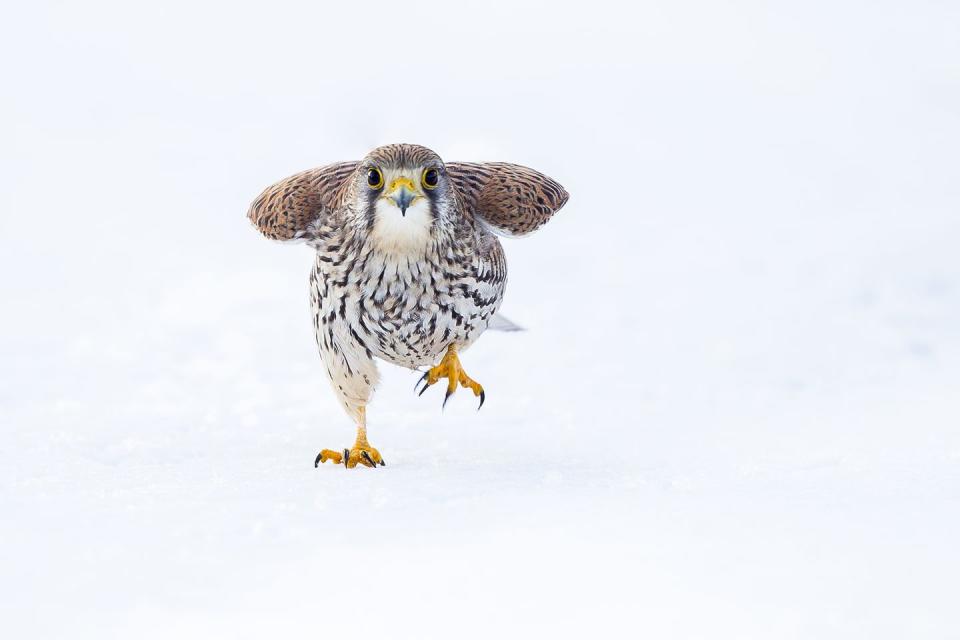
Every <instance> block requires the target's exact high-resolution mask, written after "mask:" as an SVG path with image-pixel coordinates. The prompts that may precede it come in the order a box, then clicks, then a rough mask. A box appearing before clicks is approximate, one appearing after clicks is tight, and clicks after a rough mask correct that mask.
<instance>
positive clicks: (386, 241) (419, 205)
mask: <svg viewBox="0 0 960 640" xmlns="http://www.w3.org/2000/svg"><path fill="white" fill-rule="evenodd" d="M374 212H375V213H374V216H375V217H374V221H373V231H372V233H371V234H370V239H371V240H372V241H373V242H374V243H375V244H376V245H377V247H378V248H379V249H381V250H382V251H385V252H387V253H421V252H422V251H423V249H424V248H425V247H426V246H427V243H428V242H429V241H430V225H431V224H433V216H432V215H431V214H430V203H429V202H428V201H427V199H426V198H423V197H421V198H418V199H417V200H416V201H415V202H413V203H412V204H411V205H410V206H409V207H407V213H406V215H403V214H402V213H400V209H399V208H398V207H396V206H395V205H394V204H392V203H391V202H388V201H386V200H384V199H382V198H378V199H377V201H376V205H375V206H374Z"/></svg>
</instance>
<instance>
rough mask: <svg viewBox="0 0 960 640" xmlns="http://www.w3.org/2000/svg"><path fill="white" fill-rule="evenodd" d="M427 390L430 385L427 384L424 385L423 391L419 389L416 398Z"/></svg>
mask: <svg viewBox="0 0 960 640" xmlns="http://www.w3.org/2000/svg"><path fill="white" fill-rule="evenodd" d="M429 388H430V385H429V384H426V385H424V387H423V389H420V393H418V394H417V397H418V398H419V397H420V396H422V395H423V392H424V391H426V390H427V389H429Z"/></svg>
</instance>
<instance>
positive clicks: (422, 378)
mask: <svg viewBox="0 0 960 640" xmlns="http://www.w3.org/2000/svg"><path fill="white" fill-rule="evenodd" d="M428 375H430V372H429V371H424V373H423V375H422V376H420V379H419V380H417V384H415V385H413V390H414V391H416V390H417V388H418V387H419V386H420V383H421V382H423V381H424V380H426V379H427V376H428ZM427 386H430V385H427ZM420 393H423V392H422V391H421V392H420Z"/></svg>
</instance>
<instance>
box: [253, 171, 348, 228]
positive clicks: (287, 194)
mask: <svg viewBox="0 0 960 640" xmlns="http://www.w3.org/2000/svg"><path fill="white" fill-rule="evenodd" d="M357 164H358V163H356V162H338V163H337V164H330V165H327V166H325V167H320V168H318V169H309V170H308V171H303V172H301V173H298V174H296V175H293V176H290V177H289V178H287V179H286V180H281V181H280V182H278V183H276V184H275V185H273V186H270V187H267V188H266V190H264V192H263V193H261V194H260V196H259V197H258V198H257V199H256V200H254V201H253V204H252V205H250V210H249V211H248V212H247V218H249V219H250V222H252V223H253V224H254V226H255V227H256V228H257V229H259V230H260V233H262V234H263V235H265V236H267V237H268V238H270V239H272V240H299V239H301V238H304V237H305V236H307V235H308V233H309V230H310V229H311V228H314V227H315V226H316V225H315V224H314V223H316V222H320V223H322V222H323V221H324V218H326V217H328V216H329V215H330V214H331V212H333V211H334V210H335V209H336V208H337V204H338V203H337V200H338V196H339V194H340V190H341V187H342V186H343V184H344V182H345V181H346V180H347V179H348V178H349V177H350V174H352V173H353V170H354V169H355V168H356V166H357Z"/></svg>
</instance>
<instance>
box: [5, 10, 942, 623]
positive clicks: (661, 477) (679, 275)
mask: <svg viewBox="0 0 960 640" xmlns="http://www.w3.org/2000/svg"><path fill="white" fill-rule="evenodd" d="M582 4H583V6H578V7H564V6H560V5H556V4H544V3H536V2H524V3H510V4H509V5H503V6H495V5H487V4H484V5H483V6H482V8H481V6H480V5H478V6H476V7H466V8H459V9H458V8H454V7H448V6H445V5H440V4H437V3H413V4H410V3H407V5H405V6H406V7H407V10H406V11H399V10H398V9H397V8H396V7H395V6H393V5H387V4H382V5H381V4H378V3H374V2H367V3H361V4H357V5H356V6H352V5H351V6H348V4H347V3H343V6H331V7H323V6H321V5H320V4H317V3H310V4H306V5H302V6H297V5H292V4H291V5H285V4H282V3H275V4H274V5H271V7H270V9H269V10H266V9H259V10H258V9H254V8H250V7H237V6H234V5H233V4H230V5H226V4H224V5H215V4H211V5H203V6H196V5H193V4H186V3H176V2H174V3H162V4H161V5H157V6H151V7H143V6H133V5H129V4H115V5H110V4H104V3H84V4H83V5H82V6H80V5H77V6H64V5H56V6H55V5H53V4H44V3H37V4H32V5H29V6H28V5H21V6H18V7H17V8H16V9H13V10H11V14H13V15H14V17H15V18H16V19H15V20H9V21H7V23H6V24H5V25H4V26H3V27H0V29H2V31H3V33H2V34H0V35H2V36H3V37H2V38H0V53H2V54H3V55H2V56H0V59H2V60H3V62H2V63H0V65H3V75H4V77H5V79H6V81H5V85H6V87H7V91H6V92H5V95H6V96H7V97H6V98H5V100H4V101H3V102H2V104H0V115H2V116H3V117H2V120H0V121H2V122H3V124H2V125H0V126H2V127H3V139H4V141H5V142H4V144H3V151H2V152H0V171H2V175H3V176H4V178H3V180H2V181H0V198H2V202H3V203H4V206H3V211H4V213H3V216H2V218H0V224H2V233H0V273H2V274H3V275H2V277H0V282H2V287H3V288H2V291H0V293H2V296H3V309H4V313H3V316H2V320H0V327H2V329H3V331H0V354H2V360H3V363H4V365H3V367H2V369H0V425H2V435H3V446H2V447H0V513H2V514H3V517H2V518H0V567H2V568H3V569H2V571H0V620H2V623H0V629H3V631H2V633H3V635H4V637H31V638H55V637H67V636H69V637H77V638H85V637H96V638H105V637H117V638H128V637H141V638H161V637H163V638H168V637H198V638H201V637H202V638H246V637H249V638H253V637H264V636H268V637H291V636H293V635H294V634H297V635H300V636H302V635H304V634H308V635H310V636H325V635H330V634H343V633H351V634H368V633H371V634H376V635H378V636H381V637H387V638H448V637H456V638H472V637H477V638H487V637H491V636H494V637H525V636H526V637H576V636H581V637H583V636H587V637H597V636H603V635H606V634H614V633H615V634H618V635H627V636H629V637H633V636H636V637H641V636H649V637H659V638H706V637H710V638H764V639H766V638H783V639H786V638H811V637H815V638H850V637H871V638H900V637H912V638H944V637H953V636H955V635H956V633H957V629H958V628H960V614H958V613H957V608H956V603H955V600H956V597H955V594H956V589H955V576H956V575H957V574H958V572H960V552H958V547H957V544H956V540H957V537H958V534H960V527H958V525H960V515H958V514H960V429H958V426H960V425H958V418H960V410H958V406H957V389H958V383H960V259H958V254H957V241H958V238H960V181H958V180H957V163H956V149H957V148H958V147H960V120H958V118H957V108H958V105H960V90H958V85H957V83H956V68H957V63H958V60H960V41H958V40H957V38H956V37H955V36H956V30H957V27H958V26H960V23H958V19H960V9H958V8H957V7H956V6H953V5H948V4H947V3H924V4H922V5H913V6H911V7H910V8H909V10H907V9H906V8H905V7H903V6H898V4H897V3H867V2H857V1H854V2H848V3H842V4H837V3H826V2H812V3H805V4H803V5H802V6H801V5H796V4H792V3H789V4H788V3H761V2H749V1H748V2H743V3H736V5H735V6H729V5H722V6H721V5H715V4H714V3H706V2H693V1H689V2H678V3H657V4H652V3H639V4H638V5H637V6H635V7H633V8H627V7H620V6H618V5H616V4H614V3H607V2H591V3H582ZM395 141H409V142H418V143H421V144H425V145H427V146H429V147H431V148H433V149H435V150H436V151H438V152H439V153H440V154H441V155H442V156H443V157H445V158H447V159H450V160H484V159H489V160H505V161H512V162H518V163H522V164H526V165H529V166H533V167H535V168H537V169H539V170H541V171H544V172H545V173H547V174H549V175H551V176H552V177H554V178H556V179H557V180H558V181H560V182H561V183H562V184H563V185H564V186H565V187H566V188H567V190H568V191H569V192H570V194H571V200H570V202H569V204H568V205H567V207H566V208H565V209H564V210H563V211H562V212H561V213H560V214H559V215H558V216H557V217H556V218H555V219H554V220H553V221H551V223H550V224H549V225H547V226H546V227H545V228H544V229H542V230H541V231H539V232H538V233H537V234H535V235H533V236H532V237H529V238H524V239H516V240H506V241H505V246H506V250H507V254H508V259H509V264H510V278H511V280H510V284H509V286H508V290H507V298H506V302H505V304H504V308H503V311H504V313H505V314H506V315H507V316H508V317H509V318H510V319H511V320H513V321H515V322H516V323H518V324H520V325H521V326H523V327H525V328H526V331H523V332H513V333H489V334H487V335H485V336H484V337H483V338H482V339H481V340H480V341H479V342H478V343H477V345H476V346H474V347H473V348H472V349H471V350H470V351H469V352H467V353H466V354H465V355H464V358H463V362H464V365H465V367H466V369H467V371H468V372H469V373H470V375H471V376H472V377H474V378H475V379H477V380H479V381H480V382H482V383H483V384H484V386H485V388H486V389H487V402H486V404H485V406H484V407H483V409H482V410H481V411H480V412H479V413H478V412H477V411H475V406H476V399H475V398H473V396H472V395H470V394H467V393H462V392H461V393H459V394H458V395H457V396H456V397H454V398H452V399H451V401H450V403H449V404H448V406H447V409H446V411H444V412H441V410H440V404H441V401H442V392H441V391H438V390H433V391H429V392H427V393H426V394H424V396H423V397H421V398H417V397H416V396H415V394H414V392H413V386H414V383H415V381H416V379H417V376H416V375H415V374H412V373H411V372H408V371H404V370H400V369H396V368H392V367H389V366H387V365H384V366H383V367H382V368H381V369H382V372H383V383H382V386H381V388H380V390H379V392H378V394H377V397H376V399H375V401H374V403H373V404H372V405H371V407H370V409H369V422H370V433H369V435H370V439H371V443H372V444H373V445H374V446H376V447H377V448H378V449H379V450H380V451H381V452H382V453H383V455H384V457H385V458H386V460H387V464H388V466H387V467H385V468H381V469H377V470H375V471H374V470H369V469H355V470H351V471H347V470H344V469H343V468H342V467H333V466H331V465H329V464H328V465H324V466H322V467H320V468H318V469H314V467H313V459H314V456H315V455H316V453H317V451H318V450H319V449H320V448H323V447H331V448H339V447H343V446H345V445H349V444H350V443H351V442H352V439H353V435H354V434H353V428H352V426H351V425H350V423H349V421H348V420H347V418H346V417H345V416H344V414H343V413H342V410H341V409H340V407H339V406H338V404H337V402H336V400H335V399H334V397H333V395H332V393H331V392H330V391H329V389H328V387H327V383H326V381H325V380H324V378H323V375H324V372H323V370H322V367H321V365H320V361H319V357H318V356H317V354H316V352H315V347H314V345H313V338H312V335H311V329H310V324H309V318H308V311H307V308H308V300H307V274H308V270H309V267H310V263H311V255H310V251H309V249H307V248H306V247H304V246H284V245H280V244H275V243H269V242H267V241H266V240H264V239H263V238H261V237H259V236H258V235H257V234H256V233H255V232H254V231H253V230H252V229H251V228H250V227H249V226H248V225H247V223H246V221H245V219H244V217H243V215H244V212H245V210H246V207H247V205H248V204H249V202H250V201H251V200H252V199H253V198H254V197H255V196H256V195H257V193H259V191H260V190H261V189H262V188H263V187H265V186H266V185H268V184H270V183H271V182H272V181H274V180H276V179H279V178H282V177H284V176H286V175H289V174H292V173H294V172H296V171H299V170H301V169H304V168H307V167H311V166H316V165H319V164H323V163H326V162H330V161H336V160H341V159H352V158H357V157H360V156H361V155H362V154H364V153H365V152H366V151H367V150H369V149H370V148H372V147H374V146H376V145H378V144H383V143H387V142H395Z"/></svg>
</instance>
